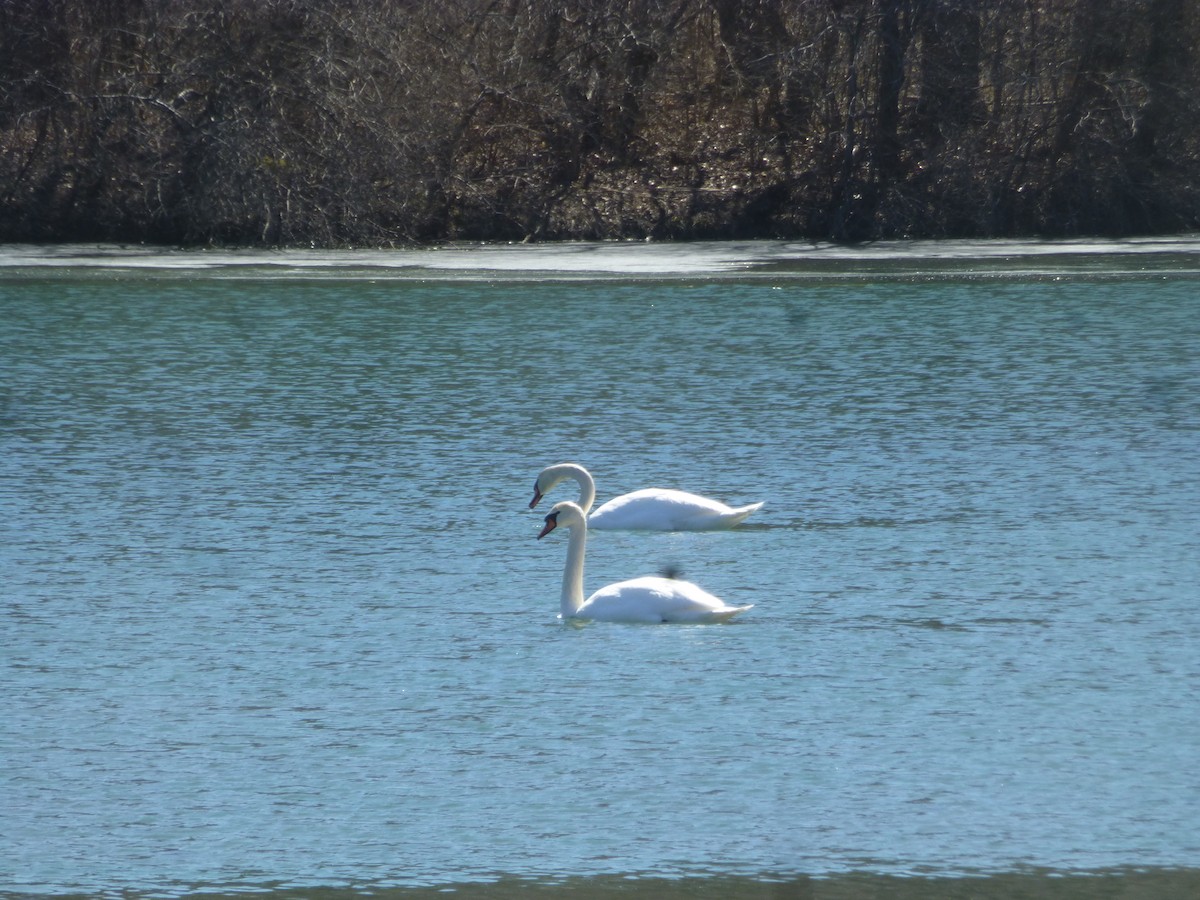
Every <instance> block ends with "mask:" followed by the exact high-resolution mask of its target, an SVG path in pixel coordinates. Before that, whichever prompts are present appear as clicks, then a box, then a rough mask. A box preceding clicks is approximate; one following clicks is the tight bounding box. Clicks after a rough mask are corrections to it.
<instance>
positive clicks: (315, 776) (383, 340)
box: [0, 239, 1200, 897]
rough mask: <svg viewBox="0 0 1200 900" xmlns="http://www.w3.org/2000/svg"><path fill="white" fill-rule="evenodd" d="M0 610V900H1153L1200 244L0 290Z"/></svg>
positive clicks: (364, 258)
mask: <svg viewBox="0 0 1200 900" xmlns="http://www.w3.org/2000/svg"><path fill="white" fill-rule="evenodd" d="M568 460H569V461H576V462H580V463H583V464H584V465H586V466H587V467H588V468H589V469H590V470H591V471H592V473H593V475H594V476H595V478H596V482H597V489H598V498H599V500H600V501H601V502H603V501H604V500H606V499H608V498H610V497H612V496H615V495H617V494H620V493H624V492H626V491H630V490H634V489H637V488H641V487H649V486H658V487H676V488H682V489H685V490H692V491H697V492H699V493H703V494H707V495H710V496H713V497H717V498H719V499H722V500H724V501H727V502H729V503H731V504H735V505H740V504H744V503H750V502H753V501H758V500H763V501H766V505H765V506H764V507H763V509H762V510H761V511H759V512H758V513H756V514H755V515H754V516H753V517H752V518H751V519H750V520H749V522H748V523H747V524H746V525H744V526H741V527H739V528H737V529H735V530H733V531H727V532H714V533H693V534H661V533H652V534H646V533H620V532H596V533H594V534H592V535H591V536H590V538H589V542H588V557H587V571H586V574H585V590H586V591H587V592H589V593H590V592H591V591H593V590H595V589H596V588H598V587H600V586H601V585H603V584H606V583H608V582H611V581H617V580H620V579H623V578H627V577H633V576H637V575H643V574H653V573H654V572H656V571H658V570H660V569H662V568H663V567H664V566H675V567H678V568H680V569H682V571H683V573H684V575H685V576H686V577H688V578H690V579H692V580H694V581H696V582H697V583H699V584H700V585H701V586H703V587H704V588H706V589H707V590H709V591H711V592H713V593H715V594H717V595H718V596H720V597H721V598H723V599H725V600H726V601H728V602H730V603H738V604H741V603H753V604H754V608H753V609H752V610H751V611H750V612H748V613H747V614H745V615H744V616H742V617H741V618H740V619H738V620H736V621H735V622H733V623H731V624H728V625H720V626H629V625H615V624H604V623H593V624H589V625H583V626H578V625H570V624H564V623H562V622H561V621H560V620H559V619H558V591H559V581H560V578H561V574H562V566H563V563H564V560H565V556H566V546H565V544H566V542H565V540H563V539H561V536H558V535H551V536H550V537H548V538H546V539H545V540H542V541H538V540H535V536H536V534H537V530H538V526H539V525H540V524H541V518H542V515H543V514H544V512H545V508H546V507H547V506H548V505H549V503H548V502H545V503H544V504H543V507H541V508H539V510H537V511H532V512H531V511H530V510H529V509H527V504H528V502H529V499H530V497H531V495H532V488H533V481H534V477H535V476H536V474H537V472H538V471H539V470H540V469H541V468H542V467H543V466H545V465H548V464H551V463H556V462H562V461H568ZM559 499H574V491H573V489H568V488H567V487H566V486H564V487H562V488H559V489H558V490H557V491H556V492H555V493H554V494H553V495H551V496H550V498H549V500H551V501H553V500H559ZM0 616H2V619H0V622H2V633H0V722H2V723H3V724H2V725H0V742H2V743H0V764H2V765H0V797H2V798H3V799H2V801H0V805H2V806H3V812H2V813H0V896H5V897H9V896H17V895H23V894H34V895H39V894H41V895H48V894H60V895H61V894H82V895H89V896H116V895H120V896H130V895H133V896H147V897H178V896H182V895H185V894H201V893H203V894H207V895H212V894H237V893H241V892H256V893H267V894H272V895H276V896H299V895H301V894H305V893H306V892H307V894H308V895H310V896H329V895H330V892H333V893H336V892H339V891H344V892H349V893H360V892H361V893H380V892H391V893H392V894H395V895H397V896H407V895H410V894H411V895H414V896H415V895H416V894H417V893H420V892H422V891H429V892H430V895H432V894H433V892H435V891H440V890H444V889H448V888H451V887H454V888H456V889H457V890H459V891H462V892H468V893H470V892H475V893H479V892H481V891H482V893H481V894H480V895H481V896H488V895H493V896H500V895H502V894H503V895H504V896H521V895H524V894H525V893H528V892H531V891H535V890H536V891H542V890H550V888H553V890H554V891H555V892H566V893H577V894H579V895H580V896H584V895H589V894H596V895H600V894H603V893H606V892H615V893H621V894H628V893H635V894H636V893H638V892H639V891H640V892H641V893H642V894H645V895H648V896H673V895H674V894H672V891H675V892H676V893H678V894H679V895H680V896H683V895H684V894H686V895H687V896H701V895H710V896H735V895H738V894H741V895H743V896H785V895H786V896H806V897H807V896H824V895H822V894H821V893H820V890H832V889H833V888H832V887H830V886H835V887H838V889H839V890H840V889H843V888H844V889H845V890H846V891H847V892H848V893H846V894H840V893H839V894H837V895H836V896H852V895H854V889H855V885H858V886H860V887H861V888H862V891H864V892H868V893H869V892H871V891H876V892H877V893H871V894H870V895H871V896H878V895H883V893H886V891H888V890H891V889H895V890H899V889H900V888H898V887H897V885H901V886H903V885H907V886H909V888H911V890H912V891H913V894H912V896H933V895H935V894H936V893H937V891H939V890H943V891H944V893H945V895H946V896H950V895H954V896H958V895H957V894H954V893H953V892H954V891H957V890H960V889H962V890H966V889H965V888H962V887H961V886H962V885H963V884H964V883H967V882H964V881H963V880H962V879H964V878H966V879H968V882H969V883H970V884H971V885H974V887H972V888H971V890H973V891H979V890H985V889H986V886H987V885H989V884H993V885H999V886H1000V887H998V888H997V890H998V891H1001V893H1000V894H998V895H1004V893H1005V892H1007V893H1008V895H1012V894H1013V893H1014V892H1017V891H1018V888H1017V887H1014V884H1016V882H1013V881H1011V880H1010V881H1005V880H1004V879H1022V878H1025V879H1032V880H1031V881H1029V882H1028V883H1026V882H1021V884H1022V885H1024V887H1021V888H1020V890H1027V891H1035V892H1038V891H1040V892H1042V893H1037V894H1036V895H1037V896H1054V895H1055V894H1054V893H1053V891H1055V890H1058V891H1059V895H1062V896H1066V895H1067V892H1068V891H1069V890H1075V888H1071V887H1069V886H1070V885H1078V884H1079V883H1080V882H1078V881H1077V880H1076V879H1075V876H1076V875H1079V874H1080V873H1082V874H1083V875H1085V876H1086V878H1085V880H1084V882H1083V884H1084V885H1085V886H1084V887H1083V888H1079V890H1080V891H1081V892H1080V893H1079V894H1078V896H1081V897H1082V896H1096V895H1097V892H1098V891H1099V889H1100V887H1101V886H1104V885H1109V884H1110V883H1111V884H1113V885H1115V887H1113V888H1112V890H1114V891H1117V892H1120V891H1124V893H1121V896H1132V895H1134V892H1133V888H1134V887H1136V885H1138V884H1143V882H1139V881H1138V879H1151V882H1150V887H1146V888H1145V890H1146V893H1145V896H1156V897H1158V896H1194V895H1195V894H1194V892H1195V891H1196V890H1197V886H1198V884H1200V876H1198V875H1197V873H1198V872H1200V241H1197V240H1191V239H1178V240H1160V241H1138V242H1122V243H1068V244H1045V243H984V244H970V243H935V244H884V245H874V246H869V247H864V248H856V249H852V248H834V247H810V246H807V245H796V244H781V243H751V244H700V245H683V246H672V245H625V244H606V245H595V244H581V245H569V246H556V247H508V248H505V247H455V248H445V249H440V250H410V251H394V252H358V253H355V252H346V253H299V252H292V253H218V252H194V253H193V252H173V251H166V250H145V249H136V248H134V249H128V248H127V249H121V248H112V247H89V248H84V247H65V248H39V247H6V248H0ZM1114 873H1115V874H1114ZM1112 877H1115V878H1116V881H1115V882H1110V881H1109V879H1110V878H1112ZM1155 879H1158V880H1155ZM472 885H475V886H476V887H471V886H472ZM889 885H890V886H891V887H890V888H889V887H888V886H889ZM913 885H916V887H912V886H913ZM938 885H942V886H943V887H941V888H939V887H937V886H938ZM947 885H949V886H950V887H945V886H947ZM1056 885H1057V887H1056ZM547 886H549V887H547ZM789 886H790V889H792V890H793V893H790V894H788V893H786V890H788V889H789ZM823 886H824V887H823ZM906 889H908V888H906ZM706 891H707V892H708V893H707V894H705V892H706ZM764 891H765V892H774V893H761V892H764ZM804 891H809V893H803V892H804ZM1173 891H1174V892H1178V893H1172V892H1173ZM879 892H883V893H879ZM889 895H890V894H889ZM978 895H979V894H978V893H973V894H972V896H978ZM828 896H834V895H833V894H829V895H828ZM963 896H965V894H964V895H963ZM1071 896H1075V894H1071Z"/></svg>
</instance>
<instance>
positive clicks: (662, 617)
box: [538, 500, 750, 622]
mask: <svg viewBox="0 0 1200 900" xmlns="http://www.w3.org/2000/svg"><path fill="white" fill-rule="evenodd" d="M555 528H567V529H569V530H570V532H571V536H570V540H569V541H568V543H567V564H566V567H565V568H564V569H563V581H562V598H561V617H562V618H564V619H596V620H598V621H602V622H723V621H725V620H727V619H731V618H733V617H734V616H736V615H737V614H738V613H740V612H745V611H746V610H748V609H750V607H749V606H729V605H727V604H726V603H725V602H724V601H723V600H721V599H720V598H718V597H714V596H713V595H712V594H710V593H709V592H708V591H706V590H704V589H702V588H700V587H697V586H696V585H694V584H692V583H691V582H690V581H676V580H675V579H672V578H659V577H657V576H655V575H646V576H644V577H642V578H634V579H632V580H630V581H618V582H617V583H616V584H610V585H608V586H607V587H602V588H600V590H598V591H596V593H594V594H592V596H590V597H588V598H587V600H584V599H583V556H584V551H585V549H586V546H587V529H588V526H587V517H586V516H584V514H583V509H582V508H580V507H579V506H578V505H576V504H574V503H572V502H570V501H569V500H565V501H563V502H562V503H556V504H554V508H553V509H551V510H550V514H549V515H548V516H546V524H545V526H544V527H543V528H542V530H541V532H540V533H539V534H538V539H539V540H541V539H542V538H544V537H545V536H546V535H548V534H549V533H550V532H551V531H553V530H554V529H555Z"/></svg>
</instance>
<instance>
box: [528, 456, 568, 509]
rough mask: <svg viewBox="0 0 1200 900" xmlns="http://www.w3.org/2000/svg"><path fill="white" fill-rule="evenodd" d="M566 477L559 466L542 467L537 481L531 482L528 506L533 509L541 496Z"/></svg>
mask: <svg viewBox="0 0 1200 900" xmlns="http://www.w3.org/2000/svg"><path fill="white" fill-rule="evenodd" d="M566 477H567V476H566V475H564V474H563V473H562V472H561V471H560V467H559V466H548V467H546V468H545V469H542V471H541V474H540V475H538V477H537V481H535V482H534V483H533V499H532V500H530V501H529V508H530V509H533V508H534V507H535V506H537V505H538V504H539V503H540V502H541V500H542V498H543V497H545V496H546V495H547V494H548V493H550V492H551V491H552V490H554V488H555V486H556V485H557V484H558V483H559V482H560V481H562V480H563V479H564V478H566Z"/></svg>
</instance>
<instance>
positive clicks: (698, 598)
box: [575, 575, 753, 623]
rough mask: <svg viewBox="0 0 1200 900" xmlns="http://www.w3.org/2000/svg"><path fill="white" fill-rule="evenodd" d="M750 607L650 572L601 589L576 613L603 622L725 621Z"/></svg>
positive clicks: (580, 616)
mask: <svg viewBox="0 0 1200 900" xmlns="http://www.w3.org/2000/svg"><path fill="white" fill-rule="evenodd" d="M751 605H753V604H751ZM748 609H750V606H729V605H727V604H726V603H725V602H724V601H723V600H721V599H720V598H719V597H714V596H713V595H712V594H710V593H709V592H708V591H706V590H704V589H703V588H701V587H699V586H698V585H695V584H693V583H692V582H690V581H679V580H676V579H674V578H660V577H658V576H656V575H646V576H644V577H642V578H633V579H630V580H629V581H619V582H617V583H616V584H610V585H608V586H607V587H603V588H601V589H600V590H598V591H596V593H594V594H592V596H590V597H588V599H587V601H586V602H585V603H584V604H583V606H581V607H580V608H579V610H578V612H576V614H575V615H576V616H577V617H578V618H581V619H595V620H597V621H602V622H647V623H659V622H723V621H725V620H727V619H732V618H733V617H734V616H736V615H737V614H738V613H742V612H745V611H746V610H748Z"/></svg>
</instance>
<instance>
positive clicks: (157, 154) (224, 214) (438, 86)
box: [0, 0, 1200, 245]
mask: <svg viewBox="0 0 1200 900" xmlns="http://www.w3.org/2000/svg"><path fill="white" fill-rule="evenodd" d="M1197 85H1200V4H1196V3H1194V2H1191V0H989V2H962V0H791V2H787V0H617V2H606V3H596V2H591V0H568V2H560V0H410V2H404V3H387V2H383V0H374V2H372V0H359V2H353V0H334V2H327V0H321V2H316V0H221V2H200V0H45V2H39V3H27V2H21V0H0V197H2V198H3V202H2V203H0V240H8V241H27V240H28V241H46V240H120V241H153V242H168V243H184V244H198V243H234V244H268V245H276V244H284V245H288V244H305V245H309V244H316V245H347V244H388V243H395V242H405V241H413V240H418V241H422V240H449V239H484V240H522V239H535V240H549V239H570V238H601V239H604V238H642V237H653V238H664V239H667V238H676V239H685V238H735V237H736V238H750V237H796V238H801V237H804V238H820V239H834V240H857V239H869V238H877V237H898V236H927V237H939V236H991V235H997V236H999V235H1006V236H1008V235H1029V234H1043V235H1080V234H1108V235H1115V234H1134V233H1149V232H1165V231H1179V230H1187V229H1193V228H1196V227H1200V91H1198V90H1196V86H1197Z"/></svg>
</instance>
